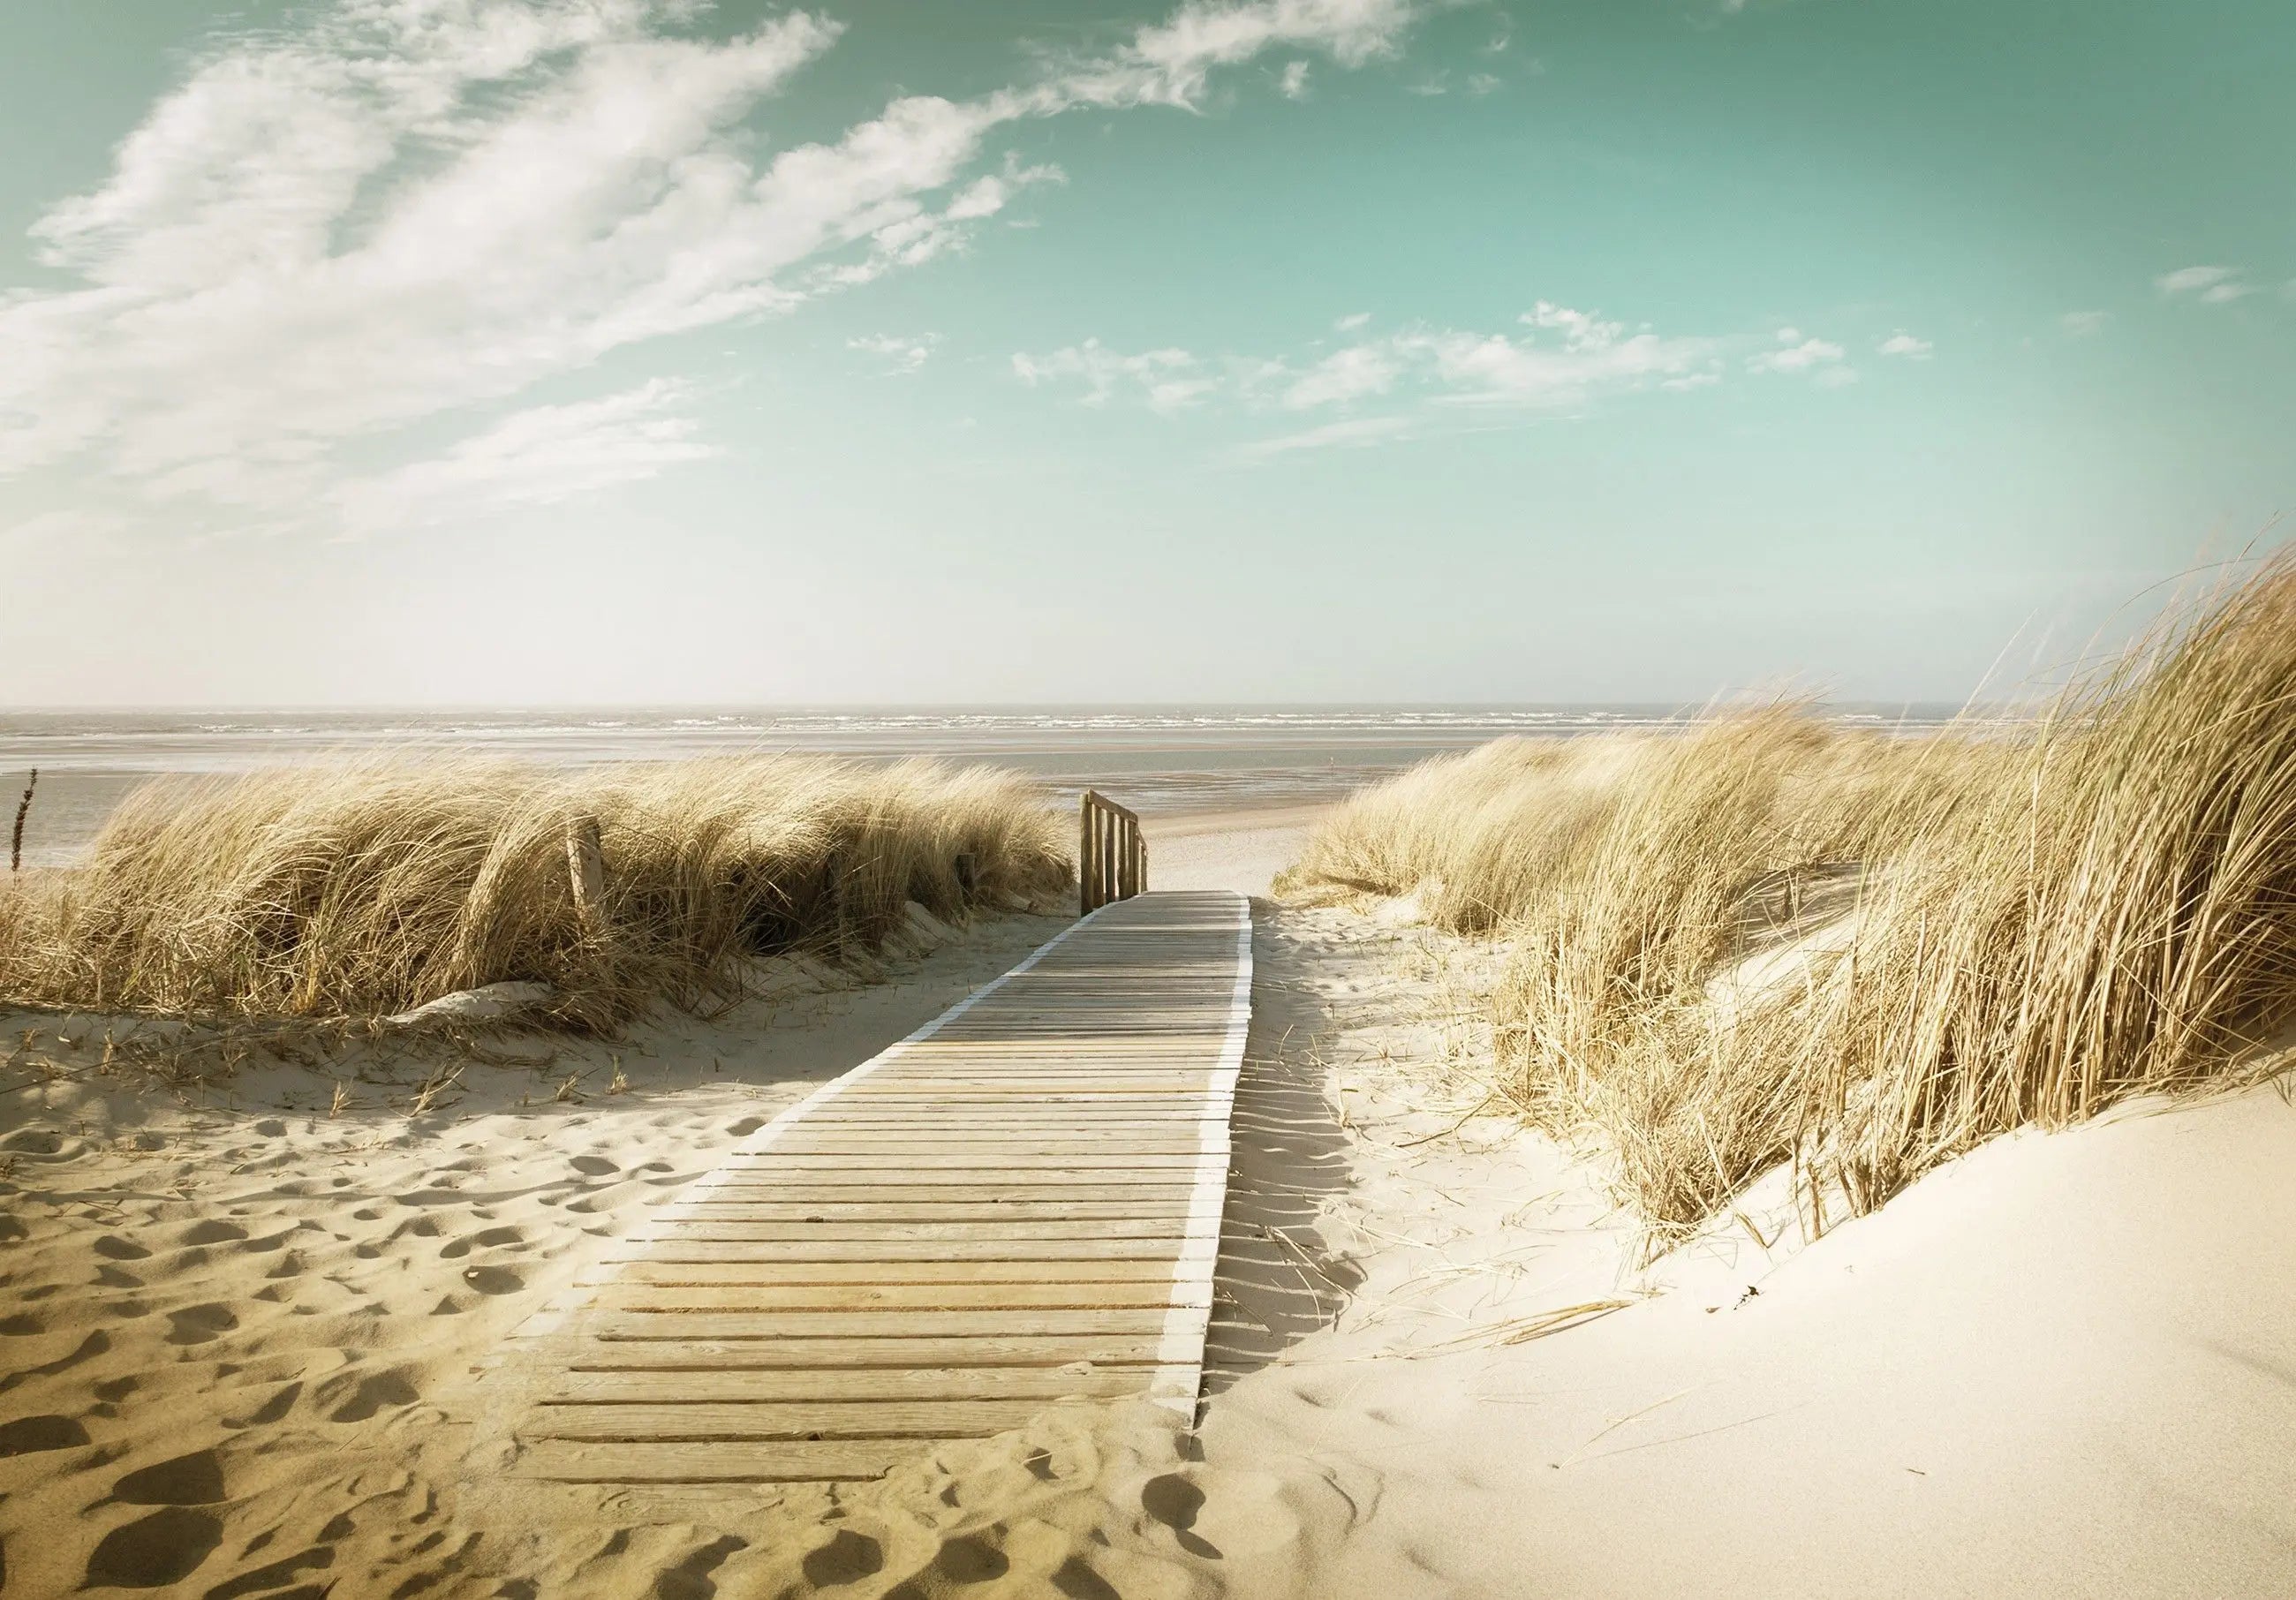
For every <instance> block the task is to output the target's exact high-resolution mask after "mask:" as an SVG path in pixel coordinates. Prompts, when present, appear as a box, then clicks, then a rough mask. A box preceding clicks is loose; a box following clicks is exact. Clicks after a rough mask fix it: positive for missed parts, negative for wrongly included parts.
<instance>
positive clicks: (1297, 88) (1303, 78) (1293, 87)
mask: <svg viewBox="0 0 2296 1600" xmlns="http://www.w3.org/2000/svg"><path fill="white" fill-rule="evenodd" d="M1275 87H1276V89H1277V90H1278V91H1279V92H1280V93H1281V94H1283V98H1284V99H1286V100H1305V99H1307V98H1308V63H1307V62H1286V63H1285V64H1284V68H1283V73H1282V75H1281V76H1279V77H1278V78H1276V80H1275Z"/></svg>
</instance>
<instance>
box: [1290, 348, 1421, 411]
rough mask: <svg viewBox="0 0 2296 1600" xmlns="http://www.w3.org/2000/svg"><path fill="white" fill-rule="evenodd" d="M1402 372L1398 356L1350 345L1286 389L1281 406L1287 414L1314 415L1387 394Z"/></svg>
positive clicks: (1385, 351) (1327, 357) (1336, 352)
mask: <svg viewBox="0 0 2296 1600" xmlns="http://www.w3.org/2000/svg"><path fill="white" fill-rule="evenodd" d="M1399 371H1401V366H1400V364H1399V363H1398V360H1397V358H1396V355H1395V353H1394V352H1392V351H1390V350H1388V349H1382V348H1381V347H1379V346H1377V345H1350V346H1349V347H1348V348H1347V349H1342V350H1334V351H1333V353H1332V354H1331V355H1329V356H1326V357H1324V359H1323V360H1321V361H1319V362H1317V363H1316V365H1313V366H1311V367H1309V368H1308V370H1307V371H1306V372H1305V373H1300V375H1299V376H1298V377H1297V378H1294V379H1293V380H1292V382H1290V383H1289V384H1288V385H1286V386H1285V388H1284V390H1283V400H1282V402H1281V403H1282V405H1283V408H1284V409H1285V410H1287V411H1311V410H1313V409H1314V408H1315V407H1316V406H1333V405H1341V404H1344V403H1346V402H1347V401H1349V400H1355V399H1360V398H1363V397H1364V396H1365V395H1375V394H1383V393H1385V392H1386V391H1387V390H1388V388H1389V386H1390V385H1391V384H1392V383H1394V382H1395V379H1396V374H1397V373H1398V372H1399Z"/></svg>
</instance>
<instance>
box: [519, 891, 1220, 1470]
mask: <svg viewBox="0 0 2296 1600" xmlns="http://www.w3.org/2000/svg"><path fill="white" fill-rule="evenodd" d="M1250 1014H1251V909H1250V903H1249V902H1248V901H1247V900H1245V899H1244V898H1243V897H1242V896H1241V895H1236V894H1231V893H1226V892H1209V893H1169V894H1148V895H1143V896H1140V897H1138V898H1133V899H1128V900H1120V901H1118V902H1117V903H1115V904H1113V905H1110V906H1107V907H1103V908H1102V909H1101V910H1099V911H1097V912H1095V913H1094V914H1093V915H1090V916H1088V917H1086V918H1085V919H1083V920H1082V921H1080V922H1078V923H1076V924H1075V925H1074V926H1073V927H1071V928H1070V929H1068V930H1066V931H1063V932H1062V934H1061V935H1060V936H1059V937H1058V938H1056V939H1054V940H1053V941H1052V942H1051V943H1049V944H1047V945H1046V946H1045V947H1044V948H1042V949H1040V950H1038V951H1037V953H1036V954H1035V955H1033V956H1030V957H1029V959H1028V960H1027V961H1024V962H1023V963H1021V964H1020V965H1019V966H1017V967H1015V968H1014V969H1013V971H1012V972H1008V973H1007V974H1005V977H1003V978H1001V979H999V980H998V981H996V983H995V984H993V985H991V986H990V987H988V988H987V989H981V990H980V991H979V992H978V993H976V994H975V995H973V996H972V998H971V999H969V1000H967V1001H965V1002H964V1003H963V1004H962V1005H957V1006H955V1008H953V1009H952V1010H950V1011H948V1012H947V1013H944V1014H943V1015H942V1016H940V1017H939V1018H938V1019H936V1020H935V1021H934V1022H931V1023H929V1024H927V1025H926V1026H925V1027H924V1028H922V1029H920V1030H918V1031H917V1032H916V1033H914V1034H913V1035H911V1036H910V1037H909V1038H907V1039H905V1040H903V1041H902V1042H901V1043H900V1044H898V1045H895V1046H893V1047H892V1048H890V1049H889V1050H887V1051H885V1052H884V1053H883V1054H881V1055H878V1056H876V1057H875V1058H874V1059H873V1060H871V1061H869V1062H866V1063H864V1064H862V1065H861V1066H858V1067H857V1068H855V1069H854V1070H853V1071H850V1072H848V1073H847V1074H845V1076H844V1077H842V1078H840V1079H836V1080H835V1081H834V1082H832V1083H829V1084H827V1085H824V1087H821V1088H820V1089H817V1090H816V1091H815V1092H814V1093H813V1094H812V1095H808V1096H807V1097H806V1098H805V1099H804V1100H801V1101H799V1103H798V1104H795V1105H793V1106H791V1108H790V1109H789V1110H787V1111H785V1112H783V1113H782V1114H781V1115H780V1116H778V1117H776V1118H775V1119H774V1120H773V1121H771V1122H770V1123H768V1124H767V1125H766V1126H765V1127H763V1128H759V1129H758V1131H757V1132H756V1133H754V1134H752V1135H750V1136H749V1137H748V1138H747V1139H745V1140H744V1141H743V1142H742V1144H741V1145H739V1146H738V1147H737V1148H736V1149H735V1150H734V1153H732V1154H731V1155H730V1156H728V1157H727V1159H726V1161H725V1162H724V1163H723V1164H721V1165H720V1166H719V1167H718V1168H717V1169H716V1170H715V1171H713V1172H712V1173H710V1174H709V1176H707V1177H704V1178H702V1179H701V1180H700V1181H698V1182H697V1183H696V1184H695V1185H694V1186H693V1190H692V1191H691V1192H690V1193H689V1194H687V1195H686V1196H685V1197H684V1198H682V1199H681V1200H680V1201H678V1202H676V1204H675V1205H674V1206H671V1207H668V1208H665V1212H664V1215H663V1217H662V1218H661V1219H660V1222H659V1223H657V1224H656V1225H654V1226H653V1227H652V1228H651V1229H650V1230H649V1233H648V1235H647V1236H646V1237H645V1238H644V1239H643V1240H640V1241H635V1242H633V1243H631V1244H629V1245H627V1246H624V1247H623V1248H622V1250H621V1251H619V1254H618V1255H617V1256H616V1257H615V1258H613V1259H612V1263H611V1266H610V1268H608V1272H607V1275H606V1276H604V1278H603V1282H601V1283H599V1284H597V1285H596V1287H595V1288H594V1291H593V1292H592V1294H591V1296H590V1297H589V1299H588V1301H587V1303H586V1305H585V1306H584V1307H583V1308H582V1309H580V1310H578V1312H577V1313H576V1314H574V1315H573V1316H572V1317H570V1319H569V1320H568V1321H567V1323H566V1325H565V1327H564V1330H563V1335H562V1338H561V1339H560V1340H559V1341H558V1342H559V1344H560V1345H561V1347H562V1359H561V1360H560V1361H558V1362H556V1363H555V1364H554V1365H553V1374H552V1375H551V1376H550V1377H549V1378H547V1379H546V1380H545V1383H544V1386H543V1387H542V1388H541V1389H540V1390H539V1391H537V1399H536V1403H535V1404H534V1405H533V1406H532V1407H531V1408H530V1409H529V1410H528V1411H527V1412H526V1414H525V1418H524V1421H523V1423H522V1424H521V1425H520V1426H519V1427H518V1429H517V1434H518V1438H519V1440H520V1442H521V1446H522V1451H521V1465H520V1467H519V1469H518V1470H519V1471H521V1473H523V1474H525V1475H528V1476H531V1477H537V1478H542V1479H548V1480H556V1481H577V1482H593V1483H627V1484H663V1485H668V1484H707V1483H771V1482H818V1481H836V1480H843V1479H865V1478H874V1477H876V1476H878V1475H880V1474H881V1473H883V1472H884V1471H885V1470H886V1469H887V1468H889V1467H890V1466H893V1465H897V1464H898V1463H899V1462H901V1461H903V1460H906V1459H908V1458H911V1457H914V1456H917V1455H919V1454H921V1453H922V1452H924V1451H925V1450H927V1449H929V1448H931V1446H932V1445H934V1444H936V1443H939V1442H941V1441H945V1440H957V1439H969V1438H982V1437H986V1436H988V1435H989V1434H992V1433H996V1432H1002V1431H1004V1430H1005V1429H1007V1428H1012V1427H1015V1426H1018V1425H1019V1424H1021V1423H1022V1422H1025V1421H1026V1420H1027V1419H1028V1418H1029V1416H1030V1415H1032V1414H1033V1413H1035V1412H1036V1411H1037V1410H1039V1409H1041V1408H1042V1407H1044V1406H1045V1405H1046V1404H1047V1403H1048V1402H1050V1401H1052V1400H1054V1399H1061V1398H1063V1397H1067V1396H1073V1395H1091V1396H1105V1397H1111V1398H1115V1397H1128V1396H1146V1397H1149V1398H1151V1399H1155V1400H1158V1401H1160V1402H1162V1403H1165V1404H1169V1405H1170V1406H1173V1407H1177V1408H1180V1409H1182V1410H1184V1411H1185V1412H1186V1413H1188V1414H1189V1415H1192V1416H1193V1411H1194V1407H1195V1404H1196V1393H1197V1386H1198V1383H1199V1381H1200V1378H1201V1363H1202V1358H1203V1341H1204V1330H1205V1325H1206V1323H1207V1321H1208V1320H1209V1317H1210V1308H1211V1285H1212V1268H1213V1265H1214V1262H1215V1259H1216V1258H1217V1255H1218V1248H1219V1229H1220V1212H1221V1209H1222V1206H1223V1204H1224V1203H1225V1200H1226V1188H1227V1167H1228V1113H1229V1109H1230V1106H1231V1104H1232V1103H1233V1101H1234V1094H1235V1079H1236V1071H1237V1068H1238V1066H1239V1064H1240V1063H1241V1061H1242V1054H1243V1040H1244V1031H1245V1028H1246V1026H1247V1024H1248V1022H1249V1021H1250Z"/></svg>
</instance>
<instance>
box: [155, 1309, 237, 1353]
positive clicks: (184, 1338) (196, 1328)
mask: <svg viewBox="0 0 2296 1600" xmlns="http://www.w3.org/2000/svg"><path fill="white" fill-rule="evenodd" d="M168 1324H169V1326H168V1343H169V1344H205V1343H206V1342H208V1341H209V1340H210V1339H212V1338H214V1337H215V1336H216V1335H217V1334H218V1333H230V1332H231V1331H232V1329H234V1328H235V1327H237V1326H238V1325H239V1318H238V1317H234V1316H233V1315H232V1310H231V1308H230V1307H229V1306H225V1305H221V1304H218V1303H217V1302H216V1301H209V1302H208V1303H207V1304H206V1305H203V1306H186V1307H184V1309H182V1310H180V1311H170V1312H168Z"/></svg>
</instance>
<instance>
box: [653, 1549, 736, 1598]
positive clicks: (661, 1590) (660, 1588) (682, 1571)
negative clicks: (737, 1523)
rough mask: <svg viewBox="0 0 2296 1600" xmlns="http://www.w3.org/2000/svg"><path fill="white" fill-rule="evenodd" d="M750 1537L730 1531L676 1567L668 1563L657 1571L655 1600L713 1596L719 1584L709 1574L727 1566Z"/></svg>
mask: <svg viewBox="0 0 2296 1600" xmlns="http://www.w3.org/2000/svg"><path fill="white" fill-rule="evenodd" d="M749 1543H750V1541H749V1540H748V1539H745V1538H734V1536H733V1535H732V1534H730V1533H728V1534H726V1535H725V1536H724V1537H723V1538H715V1539H712V1540H710V1541H709V1543H708V1544H706V1545H704V1546H702V1547H701V1548H700V1549H699V1550H696V1551H694V1552H693V1555H689V1556H687V1557H686V1558H685V1560H684V1561H681V1562H679V1563H677V1564H676V1566H674V1567H665V1568H663V1569H662V1570H661V1571H660V1572H657V1573H656V1574H654V1580H653V1592H654V1600H709V1597H710V1596H712V1595H715V1594H716V1593H717V1584H716V1583H715V1582H713V1581H711V1579H710V1577H709V1574H710V1573H712V1572H714V1571H717V1569H718V1568H719V1567H721V1566H723V1565H724V1564H725V1562H726V1557H727V1556H729V1555H733V1554H734V1551H736V1550H741V1549H746V1548H747V1547H749Z"/></svg>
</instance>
